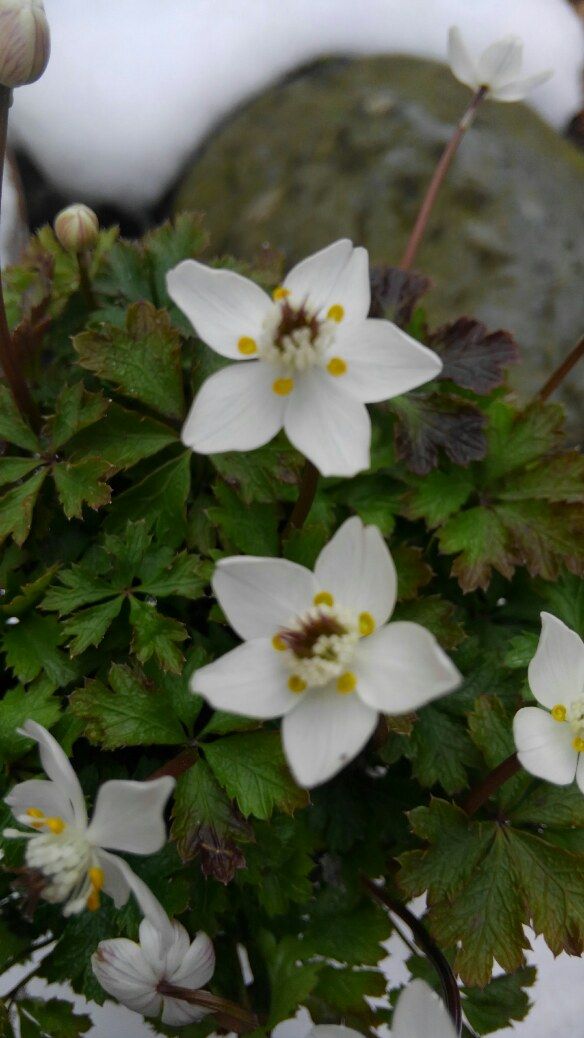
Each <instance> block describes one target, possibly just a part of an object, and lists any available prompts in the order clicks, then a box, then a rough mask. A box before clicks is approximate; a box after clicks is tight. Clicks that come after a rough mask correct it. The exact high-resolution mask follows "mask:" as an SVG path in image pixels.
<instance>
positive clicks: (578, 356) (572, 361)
mask: <svg viewBox="0 0 584 1038" xmlns="http://www.w3.org/2000/svg"><path fill="white" fill-rule="evenodd" d="M582 357H584V335H583V336H582V338H581V339H580V341H579V342H577V343H576V345H575V346H574V349H573V350H572V351H571V352H570V353H569V354H568V356H567V357H566V359H565V360H563V361H562V363H561V364H560V366H559V367H557V368H556V370H555V371H554V372H553V373H552V374H551V375H550V377H549V378H548V380H547V382H546V383H545V385H543V386H542V387H541V389H540V391H539V393H538V394H537V399H538V400H541V401H545V400H547V399H548V398H549V397H550V396H551V395H552V393H555V391H556V389H557V388H558V386H560V385H561V384H562V382H563V381H564V379H565V378H566V377H567V376H568V375H569V374H570V372H571V370H572V368H575V367H576V364H577V363H578V361H580V360H582Z"/></svg>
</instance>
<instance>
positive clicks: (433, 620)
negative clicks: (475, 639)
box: [392, 595, 466, 649]
mask: <svg viewBox="0 0 584 1038" xmlns="http://www.w3.org/2000/svg"><path fill="white" fill-rule="evenodd" d="M462 616H463V614H462V612H461V610H460V609H457V608H456V606H454V605H453V604H452V602H448V601H447V600H446V599H445V598H441V597H440V595H427V596H426V598H416V599H413V600H412V601H409V602H399V603H398V605H397V606H396V610H395V613H394V614H393V617H392V619H393V620H409V621H410V622H411V623H415V624H421V626H422V627H427V628H428V630H429V631H431V632H432V634H433V635H434V637H435V638H437V640H438V641H439V642H440V645H441V646H442V647H443V648H444V649H456V648H457V647H458V646H459V645H460V644H461V642H463V641H464V639H465V637H466V635H465V633H464V628H463V626H462Z"/></svg>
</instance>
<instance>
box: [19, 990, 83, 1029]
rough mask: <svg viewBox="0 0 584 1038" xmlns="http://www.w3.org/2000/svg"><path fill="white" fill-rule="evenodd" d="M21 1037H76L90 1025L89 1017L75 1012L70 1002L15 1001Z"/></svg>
mask: <svg viewBox="0 0 584 1038" xmlns="http://www.w3.org/2000/svg"><path fill="white" fill-rule="evenodd" d="M16 1007H17V1009H18V1015H19V1018H20V1034H21V1038H54V1036H55V1035H58V1036H59V1038H78V1036H79V1035H81V1034H85V1032H86V1031H88V1030H89V1028H90V1027H91V1017H89V1016H87V1015H86V1014H77V1013H75V1011H74V1010H75V1007H74V1006H73V1005H72V1004H71V1002H63V1001H60V1000H57V999H51V1000H50V1001H49V1002H41V1001H39V1000H38V999H31V998H26V999H22V1000H19V1001H18V1002H17V1003H16Z"/></svg>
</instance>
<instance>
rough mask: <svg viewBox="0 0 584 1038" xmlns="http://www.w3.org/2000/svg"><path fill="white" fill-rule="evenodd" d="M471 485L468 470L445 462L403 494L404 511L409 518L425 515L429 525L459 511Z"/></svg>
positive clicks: (437, 523)
mask: <svg viewBox="0 0 584 1038" xmlns="http://www.w3.org/2000/svg"><path fill="white" fill-rule="evenodd" d="M473 489H474V484H473V479H472V477H471V476H470V475H469V473H468V472H465V471H464V469H461V468H458V467H457V466H455V465H445V466H444V468H441V469H435V470H434V471H433V472H429V473H428V475H426V476H424V478H423V479H420V480H419V481H416V482H415V483H414V486H413V488H412V489H411V490H410V491H409V493H408V494H407V496H406V507H405V513H406V515H407V516H408V518H409V519H425V520H426V523H427V525H428V526H429V527H430V529H433V528H434V527H436V526H440V525H441V524H442V523H444V522H445V521H446V519H449V518H450V516H451V515H454V513H455V512H458V511H460V509H461V508H462V506H463V505H464V504H466V501H467V500H468V498H469V497H470V495H471V493H472V491H473Z"/></svg>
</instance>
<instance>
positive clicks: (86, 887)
mask: <svg viewBox="0 0 584 1038" xmlns="http://www.w3.org/2000/svg"><path fill="white" fill-rule="evenodd" d="M19 732H20V734H21V735H26V736H27V737H28V738H29V739H34V740H35V742H37V743H38V745H39V751H40V758H41V764H42V766H43V768H44V770H45V773H46V774H47V775H48V779H49V781H47V780H45V779H29V780H28V781H27V782H20V783H19V784H18V785H16V786H15V787H14V789H12V790H11V791H10V793H9V794H8V796H7V797H5V801H6V803H7V804H8V806H9V807H10V809H11V811H12V813H13V815H14V817H15V818H16V821H17V822H19V823H20V824H21V825H26V826H27V827H28V828H29V829H31V830H32V832H21V831H20V830H19V829H5V830H4V835H5V836H9V837H12V838H15V839H17V838H21V839H25V840H26V841H27V846H26V854H25V860H26V865H27V867H28V868H29V869H30V870H31V871H33V872H35V873H37V874H40V877H41V878H42V881H43V887H42V892H41V897H42V898H43V899H44V900H45V901H49V902H51V903H52V904H63V906H64V907H63V914H64V915H66V916H69V915H74V914H77V913H79V912H82V911H83V909H84V908H86V907H87V908H89V909H90V910H91V911H94V910H95V909H97V908H98V907H99V893H100V890H103V891H104V892H105V893H106V894H109V895H110V897H112V898H113V900H114V903H115V905H116V907H120V906H121V905H123V904H125V902H126V901H127V900H128V896H129V893H130V890H132V891H134V892H135V893H136V888H138V894H139V891H140V890H141V889H142V888H143V887H144V884H142V883H141V881H140V880H139V879H138V877H137V876H135V875H134V873H133V872H132V870H131V868H130V866H129V865H128V864H127V863H126V862H125V861H124V860H123V859H122V858H119V857H118V856H117V855H116V854H110V853H109V851H110V850H115V851H127V852H129V853H130V854H154V853H155V852H156V851H159V850H160V849H161V847H163V846H164V843H165V842H166V830H165V825H164V818H163V811H164V806H165V804H166V801H167V800H168V797H169V796H170V794H171V792H172V790H173V788H174V779H172V778H169V777H163V778H159V779H156V780H154V781H152V782H130V781H124V780H121V779H119V780H118V779H113V780H111V781H110V782H104V784H103V786H101V787H100V789H99V790H98V793H97V798H96V802H95V811H94V813H93V817H92V820H91V822H90V823H89V824H88V820H87V811H86V809H85V800H84V797H83V791H82V789H81V786H80V785H79V781H78V779H77V776H76V774H75V772H74V771H73V768H72V767H71V764H70V763H69V760H68V759H67V757H66V756H65V754H64V753H63V750H62V749H61V747H60V746H59V744H58V742H57V741H56V740H55V739H54V738H53V736H52V735H51V734H50V733H49V732H48V731H47V730H46V728H43V727H42V725H40V724H37V723H36V721H27V722H26V724H24V725H23V727H22V729H19ZM106 848H108V849H107V850H106Z"/></svg>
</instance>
